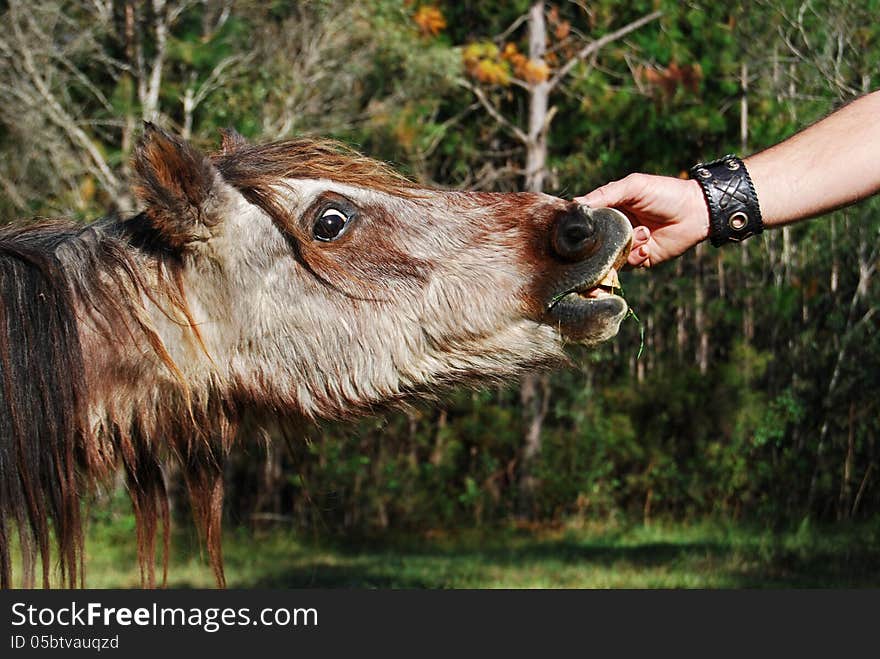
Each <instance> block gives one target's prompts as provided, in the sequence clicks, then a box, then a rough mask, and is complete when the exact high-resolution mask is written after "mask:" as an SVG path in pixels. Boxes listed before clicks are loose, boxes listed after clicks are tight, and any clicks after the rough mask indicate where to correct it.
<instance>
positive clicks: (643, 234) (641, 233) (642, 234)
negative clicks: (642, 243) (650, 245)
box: [633, 227, 651, 240]
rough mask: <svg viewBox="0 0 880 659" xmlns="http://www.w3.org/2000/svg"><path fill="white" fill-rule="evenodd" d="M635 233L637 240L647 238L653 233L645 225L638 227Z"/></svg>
mask: <svg viewBox="0 0 880 659" xmlns="http://www.w3.org/2000/svg"><path fill="white" fill-rule="evenodd" d="M633 234H634V235H635V237H636V240H647V239H648V236H650V235H651V232H650V231H648V229H647V228H645V227H636V228H635V230H634V231H633Z"/></svg>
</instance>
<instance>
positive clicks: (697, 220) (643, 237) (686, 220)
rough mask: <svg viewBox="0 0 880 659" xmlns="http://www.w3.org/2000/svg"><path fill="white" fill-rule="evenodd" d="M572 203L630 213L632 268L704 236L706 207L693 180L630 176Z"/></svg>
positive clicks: (669, 255) (677, 251)
mask: <svg viewBox="0 0 880 659" xmlns="http://www.w3.org/2000/svg"><path fill="white" fill-rule="evenodd" d="M575 201H577V202H580V203H582V204H586V205H587V206H591V207H593V208H599V207H602V206H610V207H612V208H616V209H618V210H620V211H623V212H624V213H625V214H626V216H627V217H629V220H630V222H632V224H633V227H634V230H633V244H632V249H631V251H630V254H629V257H628V259H627V263H629V264H630V265H631V266H633V267H650V266H653V265H657V264H658V263H662V262H663V261H668V260H670V259H673V258H675V257H677V256H679V255H681V254H683V253H684V252H686V251H687V250H689V249H690V248H691V247H693V246H694V245H696V244H697V243H699V242H701V241H703V240H705V239H706V238H707V237H708V235H709V209H708V208H707V206H706V201H705V198H704V197H703V192H702V190H701V189H700V185H699V183H697V182H696V181H690V180H684V179H679V178H672V177H670V176H653V175H650V174H630V175H629V176H627V177H626V178H623V179H620V180H619V181H612V182H611V183H608V184H606V185H603V186H602V187H600V188H597V189H595V190H593V191H592V192H590V193H589V194H586V195H584V196H583V197H575Z"/></svg>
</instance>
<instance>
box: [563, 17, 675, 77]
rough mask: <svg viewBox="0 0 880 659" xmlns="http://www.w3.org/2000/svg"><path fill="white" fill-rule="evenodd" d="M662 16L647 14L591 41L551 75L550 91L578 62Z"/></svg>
mask: <svg viewBox="0 0 880 659" xmlns="http://www.w3.org/2000/svg"><path fill="white" fill-rule="evenodd" d="M662 15H663V12H662V11H660V10H658V11H655V12H652V13H650V14H648V15H647V16H642V17H641V18H640V19H638V20H635V21H633V22H632V23H629V24H627V25H624V26H623V27H622V28H620V29H619V30H615V31H614V32H609V33H608V34H606V35H604V36H602V37H600V38H598V39H596V40H595V41H591V42H590V43H588V44H587V45H585V46H584V47H583V48H581V49H580V51H579V52H578V53H577V54H576V55H575V56H574V57H572V58H571V59H570V60H568V61H567V62H566V63H565V64H563V65H562V66H560V67H559V69H557V71H556V73H555V74H553V77H552V78H550V89H553V88H555V87H556V86H557V85H558V84H559V83H560V82H561V81H562V79H563V78H565V76H567V75H568V74H569V72H570V71H571V70H572V69H573V68H574V66H575V65H576V64H577V63H578V62H580V61H583V60H585V59H586V58H588V57H589V56H590V55H593V54H594V53H596V52H598V51H599V50H601V49H602V48H604V47H605V46H607V45H608V44H610V43H612V42H614V41H617V40H618V39H622V38H623V37H625V36H626V35H627V34H629V33H630V32H634V31H635V30H638V29H639V28H640V27H643V26H645V25H647V24H648V23H651V22H652V21H656V20H657V19H658V18H660V17H661V16H662Z"/></svg>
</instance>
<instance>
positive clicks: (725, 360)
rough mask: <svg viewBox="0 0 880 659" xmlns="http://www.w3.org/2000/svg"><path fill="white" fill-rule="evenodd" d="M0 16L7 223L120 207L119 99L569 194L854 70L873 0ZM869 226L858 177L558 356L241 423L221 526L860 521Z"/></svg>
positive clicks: (665, 156) (422, 174)
mask: <svg viewBox="0 0 880 659" xmlns="http://www.w3.org/2000/svg"><path fill="white" fill-rule="evenodd" d="M0 11H2V26H3V30H2V33H0V212H2V218H3V219H4V221H7V220H13V219H15V218H25V217H30V216H34V215H61V214H63V215H68V216H74V217H77V218H80V219H82V220H83V221H86V220H90V219H94V218H96V217H99V216H100V215H102V214H104V213H106V212H107V211H108V210H119V211H123V212H128V211H133V210H135V208H134V203H135V202H134V198H133V196H132V194H131V191H130V186H131V183H132V172H131V169H130V166H129V158H130V155H131V151H132V146H133V144H134V142H135V141H136V139H137V137H138V135H139V133H140V131H141V121H142V120H151V121H157V122H159V123H160V124H162V125H164V126H166V127H169V128H171V129H173V130H175V131H177V132H179V133H180V134H182V135H183V136H185V137H187V138H189V139H191V140H193V141H194V142H195V143H196V144H198V145H199V146H200V147H201V148H203V149H205V150H212V149H214V148H216V146H217V144H218V142H219V137H218V135H219V134H218V130H219V129H220V128H224V127H229V126H232V127H234V128H236V129H237V130H238V131H240V132H241V133H242V134H244V135H245V136H246V137H248V138H249V139H252V140H256V141H264V140H272V139H277V138H281V137H286V136H291V135H295V134H313V135H322V136H330V137H335V138H338V139H341V140H343V141H345V142H348V143H351V144H353V145H355V146H356V147H357V148H359V149H360V150H362V151H363V152H365V153H366V154H368V155H371V156H374V157H377V158H381V159H385V160H388V161H389V162H392V163H393V164H394V165H395V166H396V167H398V168H399V169H400V170H401V171H403V172H405V173H406V174H407V175H409V176H411V177H413V178H415V179H417V180H419V181H422V182H425V183H430V184H436V185H440V186H444V187H460V188H467V189H482V190H523V189H532V190H539V189H543V190H544V191H546V192H549V193H551V194H557V195H560V196H564V197H572V196H575V195H577V194H583V193H585V192H587V191H588V190H590V189H592V188H594V187H596V186H598V185H600V184H602V183H604V182H606V181H608V180H611V179H615V178H620V177H622V176H624V175H626V174H627V173H629V172H631V171H644V172H651V173H662V174H669V175H673V176H677V175H684V174H683V172H684V171H685V170H686V169H687V168H688V167H689V166H690V165H691V164H693V163H694V162H697V161H698V160H701V159H709V158H714V157H717V156H720V155H722V154H724V153H728V152H736V153H739V154H741V155H745V154H748V153H752V152H755V151H758V150H760V149H762V148H764V147H767V146H769V145H771V144H773V143H775V142H777V141H779V140H781V139H783V138H785V137H787V136H789V135H791V134H793V133H794V132H795V131H796V130H798V129H799V128H802V127H805V126H806V125H808V124H810V123H811V122H813V121H815V120H817V119H818V118H821V117H822V116H824V115H825V114H827V113H828V112H830V111H831V110H833V109H834V108H836V107H839V106H840V105H842V104H843V103H845V102H847V101H848V100H850V99H852V98H854V97H856V96H858V95H860V94H863V93H865V92H867V91H870V90H873V89H876V88H878V87H880V66H878V62H880V22H878V20H877V18H878V16H880V2H877V1H875V0H830V1H827V2H814V1H809V0H808V1H804V0H759V1H756V2H745V1H737V2H728V3H718V2H712V1H709V0H689V1H686V2H671V1H667V0H646V1H639V0H636V1H632V2H616V1H611V0H597V1H590V2H583V1H571V2H566V1H563V0H559V1H558V2H555V3H554V2H546V3H533V2H529V1H527V0H513V1H495V0H479V1H477V0H464V1H456V2H452V1H449V2H442V1H431V2H420V1H418V0H362V1H360V2H338V1H335V0H320V1H319V0H315V1H312V2H284V1H280V0H277V1H270V2H257V1H253V0H235V1H233V0H217V1H207V0H203V1H197V0H151V1H143V2H135V1H131V0H79V1H75V0H70V1H67V0H35V1H31V2H25V1H23V0H3V1H2V2H0ZM878 230H880V200H878V199H874V200H869V201H867V202H865V203H862V204H860V205H857V206H854V207H851V208H848V209H845V210H842V211H839V212H837V213H834V214H832V215H830V216H827V217H825V218H823V219H821V220H817V221H814V222H809V223H803V224H800V225H797V226H793V227H786V228H783V229H781V230H776V231H770V232H766V233H765V234H763V235H762V236H761V237H759V238H755V239H752V240H750V241H748V242H747V243H746V244H744V245H743V246H730V247H727V248H725V249H722V250H715V249H712V248H710V247H708V246H701V247H700V248H698V249H696V250H695V251H693V252H691V253H689V254H687V255H686V256H684V257H683V258H681V259H678V260H677V261H675V262H673V263H669V264H666V265H664V266H661V267H659V268H656V269H655V270H652V271H651V272H650V273H642V272H638V273H636V272H631V273H628V274H625V275H624V278H623V285H624V287H625V291H626V297H627V299H628V300H629V302H630V303H631V305H632V307H633V308H634V309H635V311H636V313H637V314H638V318H639V321H638V322H636V321H632V320H631V321H628V322H627V323H625V324H624V326H623V327H622V330H621V333H620V335H619V336H618V337H617V338H616V339H615V340H613V341H611V342H610V343H608V344H606V345H604V346H602V347H601V348H599V349H597V350H594V351H589V352H588V351H584V352H583V353H580V354H577V355H575V360H576V363H577V364H578V366H577V367H575V368H572V369H568V370H564V371H560V372H556V373H552V374H541V375H535V376H532V377H528V378H526V379H525V380H524V381H523V382H521V383H510V386H508V387H506V388H502V389H487V390H481V391H469V390H468V391H465V390H461V391H455V392H452V394H451V395H449V396H447V397H445V398H443V399H442V401H441V402H439V403H435V404H430V405H420V406H416V407H414V408H413V409H409V410H405V411H401V412H397V413H388V414H386V415H384V416H382V417H379V418H371V419H367V420H364V421H362V422H359V423H356V424H345V425H340V424H332V423H327V424H323V425H322V426H321V427H320V428H312V429H306V430H304V431H303V433H304V434H303V441H297V442H293V443H291V444H290V445H289V446H284V444H283V443H282V442H269V443H267V442H265V441H262V440H260V439H259V438H255V441H253V442H251V443H249V444H248V445H247V446H245V447H244V449H243V451H241V452H239V453H237V454H236V455H235V456H234V457H233V460H232V461H231V462H230V465H229V471H228V474H227V477H228V491H229V492H230V495H229V496H228V497H227V513H228V516H229V521H230V526H244V527H260V526H266V525H273V524H281V525H284V526H285V527H286V528H292V529H294V530H295V531H296V532H303V531H308V532H309V533H319V534H322V535H328V536H336V537H349V538H350V537H362V538H363V537H369V536H379V537H381V536H382V534H384V533H387V532H390V531H393V532H416V533H420V534H425V533H429V532H430V533H437V532H439V531H438V530H442V529H451V528H465V527H474V526H487V527H488V526H492V525H504V524H511V523H516V524H519V525H523V524H526V525H529V524H531V525H535V526H538V527H540V526H546V525H551V526H552V525H554V524H571V523H572V521H573V520H574V521H581V522H585V523H602V524H607V523H611V522H615V521H618V522H627V523H638V524H644V525H650V524H652V523H654V522H655V521H656V520H667V521H674V522H675V523H680V524H688V523H697V521H698V520H705V519H716V520H725V521H727V522H732V523H743V524H757V525H760V526H763V527H770V528H791V527H792V526H795V527H796V526H797V525H799V524H804V523H815V522H820V523H823V524H825V523H828V524H839V523H848V521H849V520H863V521H864V520H869V521H870V520H873V522H876V520H877V517H878V512H880V441H878V430H880V421H878V419H880V395H878V393H880V386H878V385H880V333H878V331H877V330H878V325H880V315H878V314H877V313H876V311H877V309H878V305H880V277H878V275H877V267H878V246H880V240H878V235H880V234H878ZM640 330H641V331H643V332H644V347H643V350H641V351H640ZM640 352H641V355H640V354H639V353H640ZM181 505H183V504H182V499H181ZM178 512H180V511H178ZM874 528H876V526H875V527H874Z"/></svg>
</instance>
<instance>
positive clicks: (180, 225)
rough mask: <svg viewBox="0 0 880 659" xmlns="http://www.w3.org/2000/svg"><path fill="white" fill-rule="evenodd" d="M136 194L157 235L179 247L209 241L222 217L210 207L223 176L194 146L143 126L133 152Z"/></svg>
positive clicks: (146, 124)
mask: <svg viewBox="0 0 880 659" xmlns="http://www.w3.org/2000/svg"><path fill="white" fill-rule="evenodd" d="M134 169H135V171H137V173H138V177H139V179H140V181H139V182H138V184H137V185H136V187H135V193H136V194H137V197H138V199H140V200H141V201H142V202H143V204H144V206H145V210H144V212H145V213H146V215H147V217H148V218H149V221H150V223H151V224H152V226H153V228H154V229H155V230H156V232H157V233H158V234H159V235H160V236H161V237H162V238H163V239H164V240H165V242H166V243H167V244H168V245H169V246H170V247H174V248H181V247H184V246H186V245H187V244H189V243H192V242H195V241H198V240H204V239H205V238H207V237H208V236H209V235H210V232H209V230H208V229H209V228H210V227H211V226H213V225H215V224H216V223H217V221H218V220H217V219H216V218H215V217H214V216H213V214H212V213H210V212H209V209H208V208H207V206H208V202H209V200H210V197H211V194H212V192H213V191H214V189H215V187H216V186H217V185H219V181H220V175H219V174H218V173H217V170H216V169H215V168H214V166H213V165H212V164H211V161H210V160H209V159H208V158H207V157H206V156H204V155H203V154H202V153H201V152H200V151H198V149H196V148H195V147H193V146H192V145H191V144H190V143H189V142H187V141H186V140H184V139H183V138H181V137H178V136H177V135H172V134H171V133H167V132H165V131H164V130H162V129H161V128H159V127H158V126H156V125H155V124H152V123H150V122H145V123H144V134H143V135H142V136H141V138H140V140H139V141H138V144H137V148H136V149H135V153H134Z"/></svg>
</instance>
